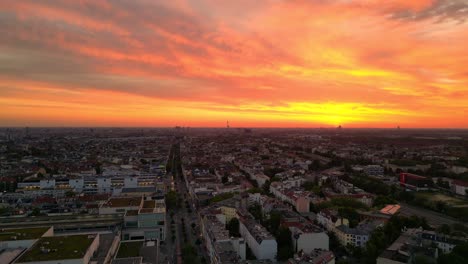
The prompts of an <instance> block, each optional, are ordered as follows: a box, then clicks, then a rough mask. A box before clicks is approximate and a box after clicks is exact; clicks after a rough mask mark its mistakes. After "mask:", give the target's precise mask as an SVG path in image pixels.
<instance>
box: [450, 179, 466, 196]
mask: <svg viewBox="0 0 468 264" xmlns="http://www.w3.org/2000/svg"><path fill="white" fill-rule="evenodd" d="M452 191H453V192H454V193H455V194H458V195H463V196H467V195H468V182H465V181H460V180H453V182H452Z"/></svg>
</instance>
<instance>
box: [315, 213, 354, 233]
mask: <svg viewBox="0 0 468 264" xmlns="http://www.w3.org/2000/svg"><path fill="white" fill-rule="evenodd" d="M317 222H318V223H319V224H320V225H321V226H323V227H324V228H325V229H326V230H328V231H333V230H334V229H335V228H336V227H338V226H341V225H344V226H349V221H348V219H346V218H343V217H341V216H339V214H338V211H337V210H332V209H323V210H321V211H320V212H319V213H318V214H317Z"/></svg>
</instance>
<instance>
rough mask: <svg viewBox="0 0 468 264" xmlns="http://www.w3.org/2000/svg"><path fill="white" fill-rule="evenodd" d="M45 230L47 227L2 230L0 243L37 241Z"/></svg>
mask: <svg viewBox="0 0 468 264" xmlns="http://www.w3.org/2000/svg"><path fill="white" fill-rule="evenodd" d="M47 230H49V227H37V228H16V229H4V230H2V231H1V232H0V241H10V240H29V239H38V238H40V237H41V236H42V235H43V234H44V233H45V232H46V231H47Z"/></svg>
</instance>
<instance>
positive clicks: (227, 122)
mask: <svg viewBox="0 0 468 264" xmlns="http://www.w3.org/2000/svg"><path fill="white" fill-rule="evenodd" d="M226 128H229V120H227V121H226Z"/></svg>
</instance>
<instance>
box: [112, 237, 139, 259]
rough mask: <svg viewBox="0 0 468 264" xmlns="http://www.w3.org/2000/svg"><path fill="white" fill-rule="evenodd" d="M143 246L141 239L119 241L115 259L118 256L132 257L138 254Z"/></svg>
mask: <svg viewBox="0 0 468 264" xmlns="http://www.w3.org/2000/svg"><path fill="white" fill-rule="evenodd" d="M142 247H143V241H134V242H121V243H120V247H119V252H117V257H116V258H117V259H119V258H134V257H139V256H140V249H141V248H142Z"/></svg>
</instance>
